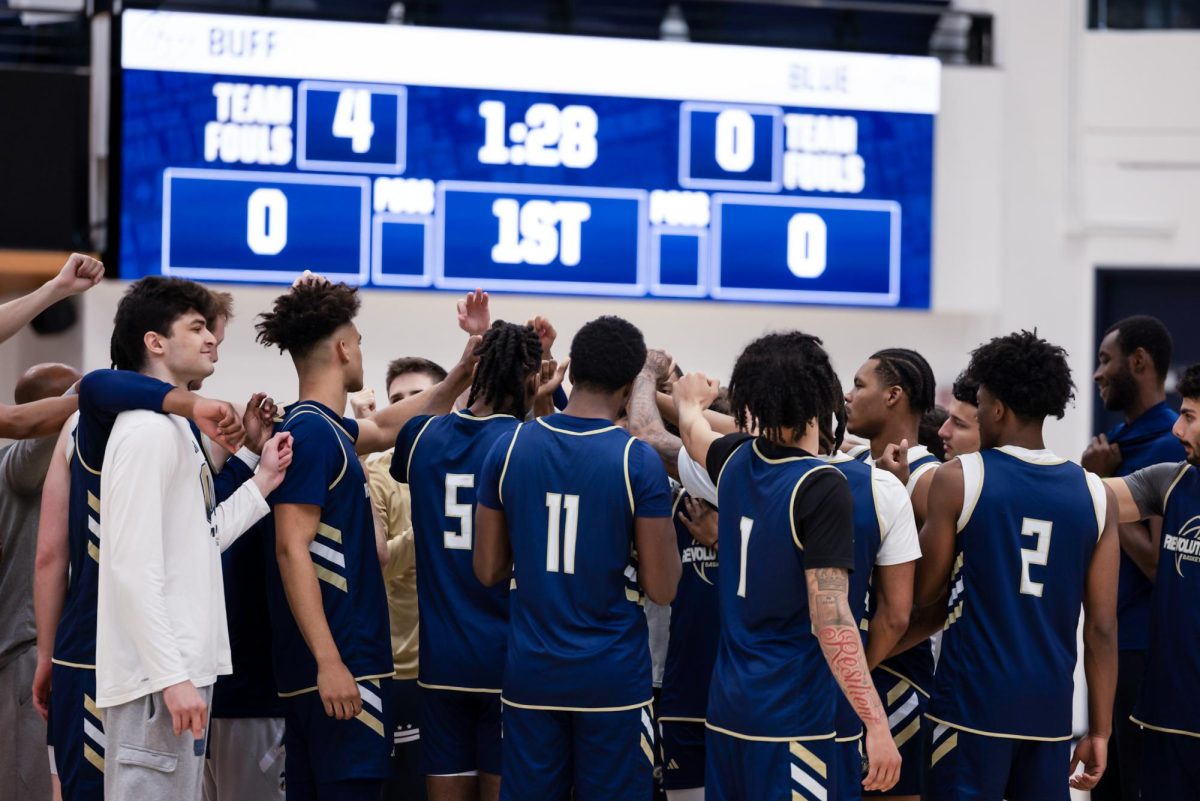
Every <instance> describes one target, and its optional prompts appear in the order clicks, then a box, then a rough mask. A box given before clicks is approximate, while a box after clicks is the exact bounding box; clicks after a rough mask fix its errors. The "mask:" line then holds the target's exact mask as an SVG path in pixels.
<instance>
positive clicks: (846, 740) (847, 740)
mask: <svg viewBox="0 0 1200 801" xmlns="http://www.w3.org/2000/svg"><path fill="white" fill-rule="evenodd" d="M850 461H852V462H853V461H857V460H856V459H851V460H850ZM862 738H863V733H862V732H861V731H860V732H859V733H858V734H856V735H854V736H853V737H834V738H833V741H834V742H835V743H853V742H857V741H858V740H861V739H862Z"/></svg>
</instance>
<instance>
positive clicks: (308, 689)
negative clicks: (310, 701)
mask: <svg viewBox="0 0 1200 801" xmlns="http://www.w3.org/2000/svg"><path fill="white" fill-rule="evenodd" d="M395 675H396V671H394V670H393V671H392V672H391V673H372V674H371V675H370V676H355V677H354V680H355V681H371V680H372V679H390V678H392V677H393V676H395ZM316 691H317V685H315V684H314V685H313V686H312V687H305V688H304V689H302V690H292V691H291V692H286V693H281V692H277V693H275V694H276V695H278V696H279V697H280V698H295V697H296V696H297V695H304V694H305V693H315V692H316Z"/></svg>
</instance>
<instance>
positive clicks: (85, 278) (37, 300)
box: [0, 253, 104, 342]
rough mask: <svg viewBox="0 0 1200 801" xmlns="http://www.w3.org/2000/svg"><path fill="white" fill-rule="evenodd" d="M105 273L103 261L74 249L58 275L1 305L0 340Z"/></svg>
mask: <svg viewBox="0 0 1200 801" xmlns="http://www.w3.org/2000/svg"><path fill="white" fill-rule="evenodd" d="M103 277H104V265H103V264H101V263H100V262H98V261H96V260H95V259H93V258H92V257H91V256H85V255H83V254H82V253H72V254H71V255H70V256H69V257H68V258H67V261H66V263H65V264H63V266H62V269H60V270H59V271H58V275H56V276H54V277H53V278H51V279H50V280H49V281H47V282H46V283H44V284H42V285H41V286H40V287H38V288H37V289H35V290H34V291H32V292H30V293H29V294H28V295H24V296H22V297H19V298H17V299H16V300H10V301H9V302H8V303H5V304H4V305H3V306H0V342H3V341H4V340H6V339H8V338H9V337H11V336H12V335H13V334H15V333H17V332H18V331H20V330H21V329H22V328H24V327H25V326H26V325H28V324H29V322H30V321H31V320H33V318H34V317H37V316H38V315H39V314H41V313H42V312H44V311H45V310H46V309H48V308H50V307H51V306H53V305H54V304H55V303H58V302H59V301H60V300H65V299H66V298H69V297H71V296H72V295H78V294H79V293H81V292H85V291H87V290H88V289H91V288H92V287H94V286H95V285H96V284H97V283H99V282H100V279H101V278H103Z"/></svg>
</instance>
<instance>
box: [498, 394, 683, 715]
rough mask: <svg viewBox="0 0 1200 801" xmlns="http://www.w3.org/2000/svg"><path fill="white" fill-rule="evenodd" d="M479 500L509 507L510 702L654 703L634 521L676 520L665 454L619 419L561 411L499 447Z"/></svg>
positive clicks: (585, 706) (597, 706)
mask: <svg viewBox="0 0 1200 801" xmlns="http://www.w3.org/2000/svg"><path fill="white" fill-rule="evenodd" d="M477 498H478V501H479V503H481V504H483V505H484V506H487V507H489V508H491V509H497V510H503V512H504V517H505V520H506V522H507V525H508V534H509V538H510V540H511V542H512V553H513V575H514V578H515V580H516V588H515V589H514V590H513V591H512V593H511V594H510V597H509V636H508V656H507V660H506V663H505V669H504V685H503V698H504V701H505V702H506V703H508V704H511V705H515V706H534V707H543V708H545V707H549V708H553V709H568V710H601V709H614V708H628V707H633V706H641V705H644V704H647V703H649V701H650V696H651V678H650V649H649V644H648V633H647V629H646V615H645V614H644V613H643V611H642V607H641V603H640V602H641V597H640V595H639V593H638V590H637V583H636V579H637V561H636V557H635V554H634V519H635V518H637V517H668V516H669V515H670V514H671V491H670V484H669V483H668V481H667V474H666V471H665V470H664V469H663V466H662V462H661V461H660V460H659V458H658V456H657V455H656V454H655V453H654V451H653V450H652V449H651V448H650V446H649V445H646V444H645V443H644V442H639V441H638V440H635V439H632V438H631V437H630V436H629V434H628V433H627V432H626V431H625V430H624V429H622V428H618V427H617V426H614V425H613V424H612V423H611V422H609V421H608V420H598V419H590V418H582V417H575V416H572V415H566V414H554V415H550V416H549V417H544V418H539V419H538V420H536V421H534V422H531V423H525V424H523V425H521V426H520V427H519V428H517V429H516V430H515V431H514V432H513V434H512V435H511V436H507V435H506V436H502V437H500V438H499V439H498V440H497V441H496V444H495V445H494V446H493V448H492V450H491V452H490V453H489V454H488V457H487V461H486V463H485V464H484V468H483V474H482V476H481V477H480V484H479V493H478V496H477Z"/></svg>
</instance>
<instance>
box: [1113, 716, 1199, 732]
mask: <svg viewBox="0 0 1200 801" xmlns="http://www.w3.org/2000/svg"><path fill="white" fill-rule="evenodd" d="M1129 719H1130V720H1132V721H1133V722H1134V723H1136V724H1137V725H1139V726H1141V727H1142V728H1143V729H1149V730H1150V731H1158V732H1162V733H1163V734H1179V735H1182V736H1184V737H1200V732H1194V731H1186V730H1184V729H1167V728H1164V727H1162V726H1151V725H1150V724H1149V723H1145V722H1144V721H1140V720H1138V719H1137V718H1135V717H1134V716H1133V715H1130V716H1129Z"/></svg>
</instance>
